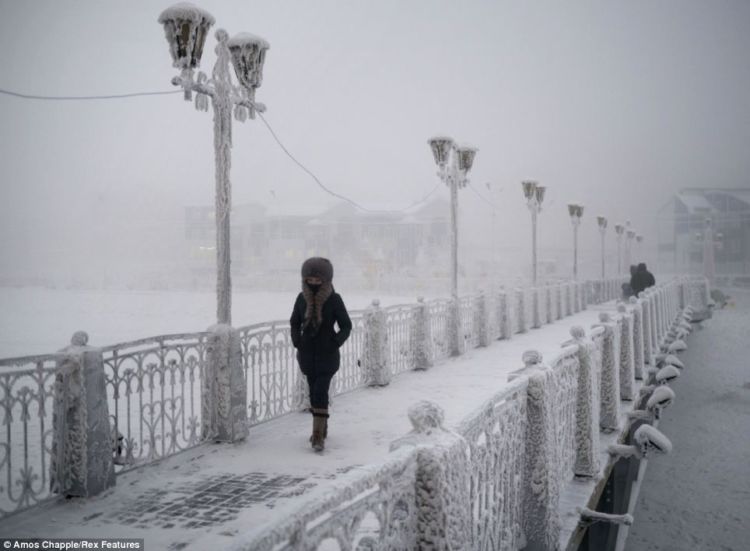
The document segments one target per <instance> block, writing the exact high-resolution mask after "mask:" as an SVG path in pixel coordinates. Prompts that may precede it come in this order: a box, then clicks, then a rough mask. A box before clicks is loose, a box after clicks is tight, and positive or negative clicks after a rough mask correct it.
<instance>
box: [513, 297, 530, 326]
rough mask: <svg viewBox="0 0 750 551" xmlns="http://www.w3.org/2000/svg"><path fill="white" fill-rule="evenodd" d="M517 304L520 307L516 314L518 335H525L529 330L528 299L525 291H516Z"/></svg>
mask: <svg viewBox="0 0 750 551" xmlns="http://www.w3.org/2000/svg"><path fill="white" fill-rule="evenodd" d="M516 304H517V305H518V308H517V309H518V311H517V312H516V316H517V320H518V333H525V332H526V330H527V326H526V323H527V321H528V320H527V319H526V299H525V297H524V294H523V289H516Z"/></svg>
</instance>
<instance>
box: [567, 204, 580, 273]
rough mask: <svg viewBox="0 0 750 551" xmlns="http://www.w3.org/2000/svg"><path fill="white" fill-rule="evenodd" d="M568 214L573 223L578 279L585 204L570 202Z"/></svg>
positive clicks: (574, 257)
mask: <svg viewBox="0 0 750 551" xmlns="http://www.w3.org/2000/svg"><path fill="white" fill-rule="evenodd" d="M568 214H569V215H570V221H571V223H572V224H573V280H574V281H576V280H577V279H578V227H579V226H580V225H581V217H582V216H583V205H579V204H577V203H569V204H568Z"/></svg>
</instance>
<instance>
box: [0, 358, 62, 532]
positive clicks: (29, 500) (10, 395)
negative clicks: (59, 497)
mask: <svg viewBox="0 0 750 551" xmlns="http://www.w3.org/2000/svg"><path fill="white" fill-rule="evenodd" d="M62 358H64V356H59V355H54V354H50V355H44V356H28V357H24V358H9V359H4V360H0V425H1V426H0V431H2V438H0V519H1V518H2V517H4V516H6V515H8V514H10V513H14V512H17V511H21V510H23V509H26V508H28V507H32V506H34V505H36V504H38V503H39V502H41V501H43V500H44V499H46V498H49V497H50V482H49V465H50V454H51V449H52V403H53V399H54V392H55V389H54V387H55V374H56V372H57V367H56V364H57V362H58V361H60V360H61V359H62Z"/></svg>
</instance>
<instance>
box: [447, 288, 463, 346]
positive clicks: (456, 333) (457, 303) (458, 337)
mask: <svg viewBox="0 0 750 551" xmlns="http://www.w3.org/2000/svg"><path fill="white" fill-rule="evenodd" d="M463 343H464V339H463V331H462V329H461V299H460V298H458V297H454V298H452V299H451V302H450V305H449V306H448V344H449V350H450V355H451V356H460V355H461V353H462V352H463V348H464V347H463Z"/></svg>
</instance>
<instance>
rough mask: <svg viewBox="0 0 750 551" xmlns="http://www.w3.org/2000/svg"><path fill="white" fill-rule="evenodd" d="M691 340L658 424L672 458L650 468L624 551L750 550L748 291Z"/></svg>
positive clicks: (739, 293)
mask: <svg viewBox="0 0 750 551" xmlns="http://www.w3.org/2000/svg"><path fill="white" fill-rule="evenodd" d="M729 294H730V295H732V296H733V299H734V302H735V306H734V307H731V306H728V307H727V308H725V309H724V310H721V311H718V312H716V313H715V314H714V317H713V319H712V320H710V321H708V322H706V323H705V324H704V325H705V327H704V329H702V330H698V331H694V332H693V334H692V335H691V336H690V342H689V347H688V350H687V351H686V352H685V353H684V354H683V355H681V357H680V359H681V360H682V361H683V362H684V363H685V373H684V376H683V377H680V378H679V379H678V380H677V381H675V382H674V383H672V384H671V385H670V386H671V387H672V388H673V389H674V391H675V393H676V394H677V399H676V401H675V403H674V405H673V406H672V407H671V408H669V409H667V410H665V412H664V414H663V416H662V420H661V422H660V424H659V430H661V431H663V432H664V433H665V434H666V435H667V436H669V438H670V439H671V440H672V444H673V445H674V452H673V453H672V455H670V456H666V457H660V458H657V459H654V460H652V461H649V464H648V469H647V470H646V475H645V478H644V481H643V485H642V486H641V492H640V495H639V497H638V502H637V506H636V509H635V523H634V524H633V526H632V528H631V529H630V535H629V537H628V539H627V546H626V549H627V550H628V551H652V550H653V551H685V550H691V551H704V550H705V551H728V550H732V551H741V550H746V549H750V342H748V337H750V291H747V290H745V291H740V290H732V291H729Z"/></svg>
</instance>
